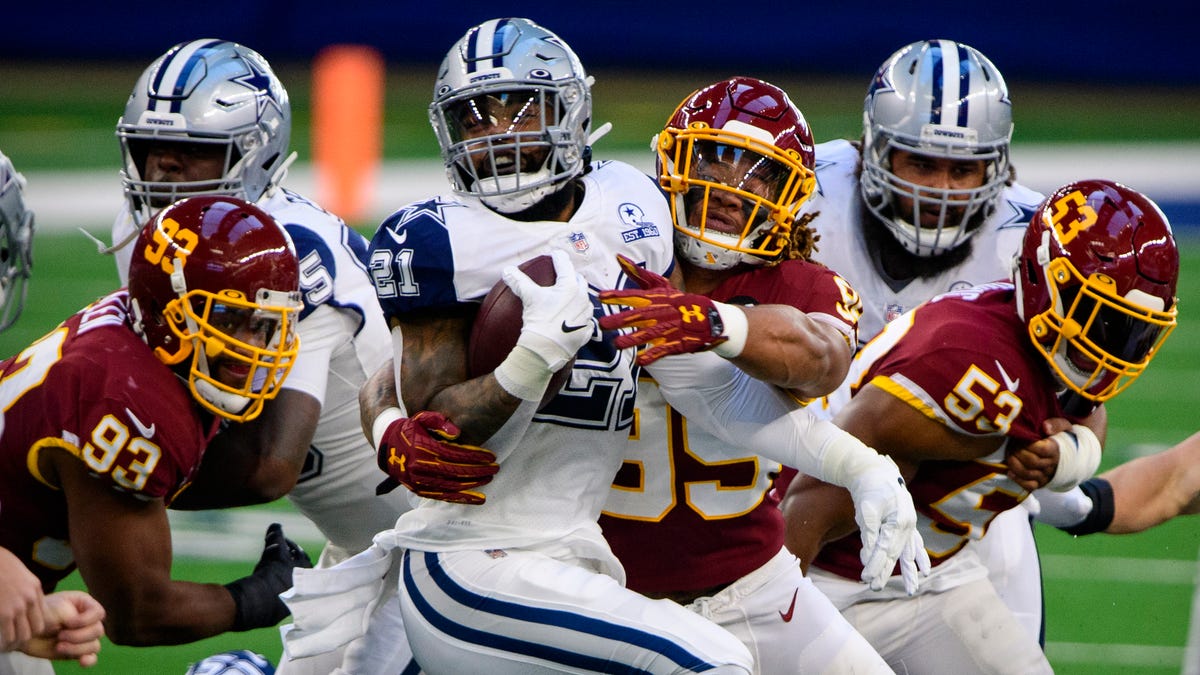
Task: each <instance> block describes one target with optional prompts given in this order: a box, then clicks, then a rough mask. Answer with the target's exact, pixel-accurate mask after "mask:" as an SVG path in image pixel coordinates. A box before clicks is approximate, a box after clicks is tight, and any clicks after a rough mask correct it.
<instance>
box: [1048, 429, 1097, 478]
mask: <svg viewBox="0 0 1200 675" xmlns="http://www.w3.org/2000/svg"><path fill="white" fill-rule="evenodd" d="M1050 438H1053V439H1054V440H1055V441H1057V442H1058V468H1057V469H1055V470H1054V477H1053V478H1051V479H1050V482H1049V483H1047V484H1046V487H1048V488H1050V489H1051V490H1055V491H1057V492H1066V491H1067V490H1070V489H1071V488H1073V487H1075V486H1076V485H1079V484H1080V483H1082V482H1083V481H1085V480H1087V479H1089V478H1091V477H1092V476H1093V475H1094V474H1095V473H1096V469H1098V468H1099V467H1100V439H1098V438H1096V434H1095V433H1093V432H1092V430H1091V429H1089V428H1088V427H1085V426H1083V425H1082V424H1072V425H1071V428H1070V429H1067V430H1066V431H1060V432H1058V433H1057V434H1054V435H1053V436H1051V437H1050Z"/></svg>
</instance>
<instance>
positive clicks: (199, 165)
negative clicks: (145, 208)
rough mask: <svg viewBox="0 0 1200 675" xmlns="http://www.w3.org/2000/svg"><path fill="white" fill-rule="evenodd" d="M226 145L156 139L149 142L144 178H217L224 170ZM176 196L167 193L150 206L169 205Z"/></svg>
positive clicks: (173, 180)
mask: <svg viewBox="0 0 1200 675" xmlns="http://www.w3.org/2000/svg"><path fill="white" fill-rule="evenodd" d="M226 152H227V149H226V146H224V145H220V144H214V143H185V142H179V141H157V142H150V143H149V144H148V145H147V152H146V162H145V167H144V168H143V169H142V178H143V179H144V180H146V181H148V182H153V183H193V182H202V181H216V180H219V179H220V178H221V177H222V176H223V175H224V174H225V159H226ZM173 200H174V197H173V196H171V195H166V194H164V195H163V196H161V197H156V198H154V199H152V200H151V206H154V207H156V208H161V207H164V206H168V205H169V204H170V203H171V202H172V201H173Z"/></svg>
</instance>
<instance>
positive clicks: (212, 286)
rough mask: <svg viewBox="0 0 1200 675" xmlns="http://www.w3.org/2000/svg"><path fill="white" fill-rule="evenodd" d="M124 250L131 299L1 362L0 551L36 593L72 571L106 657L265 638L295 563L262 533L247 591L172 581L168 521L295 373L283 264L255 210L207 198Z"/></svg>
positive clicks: (291, 286)
mask: <svg viewBox="0 0 1200 675" xmlns="http://www.w3.org/2000/svg"><path fill="white" fill-rule="evenodd" d="M134 251H135V255H134V257H133V260H132V262H131V264H130V270H129V287H128V288H127V289H126V288H122V289H120V290H117V291H114V292H113V293H110V294H109V295H107V296H104V297H103V298H100V299H99V300H97V301H96V302H94V303H92V304H91V305H89V306H87V307H85V308H84V309H82V310H81V311H80V312H78V313H77V314H75V315H74V316H71V317H69V318H67V319H66V320H65V321H64V322H63V323H62V324H61V325H59V326H58V327H57V328H55V329H54V330H53V331H51V332H50V333H49V334H47V335H46V336H45V337H43V338H41V339H40V340H38V341H37V342H34V343H33V344H31V345H30V346H28V347H26V348H25V349H24V350H22V351H21V352H20V353H19V354H17V355H16V356H14V357H12V358H10V359H8V360H6V361H4V362H2V363H0V397H2V398H3V400H4V401H5V402H6V403H5V407H6V408H7V414H6V416H5V428H4V433H3V435H2V436H0V503H2V504H3V505H4V508H3V510H2V511H0V545H2V546H3V547H4V548H6V549H8V550H9V551H11V552H12V553H14V554H15V555H17V557H18V558H20V559H21V561H22V562H23V563H24V564H25V565H26V566H27V567H28V568H29V569H30V570H31V571H33V572H34V574H36V575H37V576H38V578H39V579H40V580H41V583H42V585H43V587H44V588H46V589H53V588H54V586H55V585H56V584H57V583H58V581H60V580H61V579H62V578H63V577H65V576H67V575H68V574H70V573H71V571H72V570H74V569H76V568H78V570H79V573H80V576H81V577H82V578H83V582H84V584H85V585H86V586H87V588H88V590H89V592H90V593H91V594H92V595H93V596H95V598H96V599H97V600H98V601H99V602H100V603H101V604H102V605H103V607H104V610H105V611H106V613H107V616H106V618H105V623H104V627H105V630H106V632H107V634H108V635H109V637H110V638H111V639H112V640H113V642H115V643H117V644H128V645H163V644H178V643H183V642H190V641H193V640H198V639H201V638H205V637H209V636H212V635H216V634H218V633H223V632H225V631H231V630H248V629H252V628H260V627H264V626H271V625H274V624H275V623H277V622H278V621H279V620H280V619H282V618H283V616H285V615H286V613H287V608H286V607H285V606H284V605H283V603H282V602H280V601H279V599H278V597H277V594H278V593H279V592H281V591H282V590H284V589H286V588H287V587H289V586H290V585H291V571H292V569H293V568H294V567H296V566H307V565H309V564H310V563H309V561H308V556H307V555H305V554H304V552H303V551H302V550H301V549H300V548H299V547H298V546H296V545H295V544H293V543H292V542H290V541H288V540H287V539H286V538H285V537H284V535H283V532H282V530H281V529H280V528H279V526H278V525H273V526H271V527H270V528H269V529H268V531H267V537H266V542H265V544H266V545H265V547H264V550H263V554H262V557H261V559H260V560H259V562H258V564H257V565H256V566H255V568H254V571H253V572H252V573H251V574H249V575H248V576H246V577H243V578H242V579H239V580H236V581H233V582H231V583H229V584H226V585H224V586H222V585H220V584H198V583H190V582H186V581H177V580H173V579H172V578H171V533H170V528H169V524H168V521H167V513H166V508H167V507H168V506H169V505H170V504H171V502H172V501H173V500H174V499H176V497H177V496H178V495H179V494H180V493H181V492H182V491H185V490H186V489H187V487H188V485H189V483H190V482H191V480H192V478H193V476H194V475H195V472H196V468H197V466H198V465H199V464H200V458H201V455H202V454H203V452H204V448H205V445H206V444H207V442H208V440H209V439H210V438H211V437H212V434H213V433H214V432H215V430H216V429H217V427H218V426H219V425H220V424H221V423H222V421H225V420H237V419H253V418H254V417H255V416H256V415H258V414H259V413H260V412H261V409H262V406H263V404H264V402H265V401H266V400H268V399H269V398H271V397H273V396H275V395H276V394H277V393H278V392H279V387H280V384H281V383H282V382H283V381H284V379H285V378H286V376H287V374H288V371H289V369H290V368H291V366H292V364H293V362H294V361H295V358H296V350H297V347H298V338H297V336H296V333H295V323H296V318H297V315H298V314H299V312H300V309H301V305H300V297H299V275H300V272H299V265H298V262H297V260H296V254H295V250H294V248H293V247H292V243H291V241H290V239H289V238H288V236H287V233H286V232H285V231H284V230H283V228H281V227H280V226H279V225H278V224H276V223H275V221H274V220H272V219H271V217H270V216H268V215H267V214H266V213H264V212H263V211H261V210H260V209H258V208H257V207H254V206H253V205H251V204H248V203H246V202H244V201H242V200H240V199H236V198H232V197H213V196H209V197H196V198H192V199H188V200H184V201H181V202H178V203H176V204H174V205H172V206H171V207H169V208H167V209H165V210H163V211H161V212H160V213H159V214H158V215H157V216H156V217H155V218H154V219H153V220H152V221H151V222H150V223H149V224H148V225H147V226H146V227H145V228H143V229H142V231H141V233H140V234H139V235H138V238H137V240H136V242H135V247H134Z"/></svg>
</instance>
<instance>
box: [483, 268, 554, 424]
mask: <svg viewBox="0 0 1200 675" xmlns="http://www.w3.org/2000/svg"><path fill="white" fill-rule="evenodd" d="M517 268H518V269H520V270H521V271H522V272H524V273H525V274H527V275H529V278H530V279H533V281H534V282H536V283H537V284H539V285H541V286H553V285H554V281H555V279H557V276H556V275H555V274H554V261H553V260H551V259H550V256H548V255H540V256H538V257H536V258H532V259H530V260H526V261H525V262H523V263H521V264H520V265H518V266H517ZM520 336H521V299H520V298H518V297H517V294H516V293H514V292H513V291H512V289H511V288H509V287H508V284H506V283H504V280H503V279H501V280H500V281H497V282H496V285H495V286H493V287H492V290H491V291H489V292H488V294H487V296H486V297H484V299H483V303H482V304H481V305H480V306H479V313H478V314H476V315H475V323H474V324H473V325H472V326H471V336H470V338H469V339H468V341H467V374H468V375H469V376H470V377H479V376H480V375H486V374H488V373H490V372H492V371H493V370H495V369H496V366H498V365H500V362H501V361H503V360H504V359H505V358H507V357H508V354H509V352H511V351H512V348H513V347H514V346H516V344H517V338H518V337H520ZM573 365H575V359H571V360H570V361H568V362H567V364H566V365H564V366H563V367H562V368H560V369H559V370H558V372H556V373H554V375H553V376H552V377H551V378H550V384H549V385H548V386H547V387H546V394H545V396H543V397H542V402H541V403H540V404H539V406H538V407H539V409H540V408H541V407H543V406H545V405H546V403H548V402H549V401H550V399H552V398H554V396H555V395H556V394H558V392H559V390H560V389H562V387H563V385H564V384H566V382H567V379H568V378H570V376H571V367H572V366H573Z"/></svg>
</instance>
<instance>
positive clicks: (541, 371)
mask: <svg viewBox="0 0 1200 675" xmlns="http://www.w3.org/2000/svg"><path fill="white" fill-rule="evenodd" d="M492 375H493V376H495V378H496V382H498V383H499V384H500V387H501V388H502V389H504V391H507V392H508V393H510V394H512V395H513V396H516V397H517V398H519V399H521V400H522V401H540V400H542V394H544V393H546V386H547V385H549V384H550V377H551V376H552V375H554V371H552V370H550V367H549V366H548V365H547V364H546V361H545V359H543V358H542V357H541V356H538V355H537V353H535V352H534V351H533V350H531V349H529V348H527V347H522V346H521V345H517V346H515V347H513V349H512V351H511V352H509V353H508V356H507V357H505V358H504V360H503V361H501V362H500V365H498V366H496V370H495V371H493V372H492Z"/></svg>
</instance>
